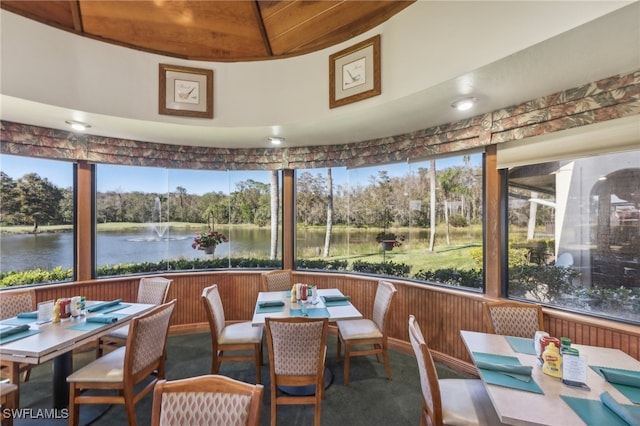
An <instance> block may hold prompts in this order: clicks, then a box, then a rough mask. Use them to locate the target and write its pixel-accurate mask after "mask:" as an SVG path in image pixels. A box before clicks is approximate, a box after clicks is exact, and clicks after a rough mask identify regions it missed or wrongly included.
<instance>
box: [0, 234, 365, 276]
mask: <svg viewBox="0 0 640 426" xmlns="http://www.w3.org/2000/svg"><path fill="white" fill-rule="evenodd" d="M376 233H377V231H366V230H358V231H357V232H351V233H349V232H347V231H345V230H340V231H334V232H333V233H332V237H331V239H332V245H333V246H334V247H335V246H336V245H345V244H358V243H363V242H372V241H374V239H375V234H376ZM225 235H227V237H228V238H229V242H228V243H223V244H220V245H219V246H218V247H216V251H215V256H216V257H258V258H267V257H269V243H270V231H269V229H267V228H265V229H255V228H251V229H232V230H231V231H230V232H228V233H226V232H225ZM193 237H194V232H192V231H183V232H171V231H167V232H166V233H165V234H164V235H163V236H162V237H158V236H157V235H156V234H154V233H153V232H152V231H150V230H148V231H136V232H122V233H120V232H99V233H98V235H97V249H96V254H97V266H107V265H118V264H123V263H140V262H158V261H161V260H166V259H177V258H185V259H195V258H199V257H200V258H202V257H207V256H210V255H207V254H205V253H204V251H201V250H194V249H193V248H191V244H192V243H193ZM297 246H298V249H305V248H314V249H316V250H320V248H322V247H324V230H319V229H314V230H305V229H300V230H298V235H297ZM0 252H1V253H2V256H1V257H0V272H9V271H24V270H30V269H33V268H36V267H40V268H42V269H45V270H50V269H53V268H55V267H56V266H61V267H62V268H63V269H68V268H71V267H73V233H70V232H62V233H42V234H36V235H32V234H18V235H11V234H6V235H2V237H1V238H0Z"/></svg>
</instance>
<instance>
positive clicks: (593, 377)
mask: <svg viewBox="0 0 640 426" xmlns="http://www.w3.org/2000/svg"><path fill="white" fill-rule="evenodd" d="M460 334H461V336H462V340H463V341H464V344H465V345H466V347H467V350H468V351H469V353H470V354H471V353H473V352H485V353H491V354H496V355H508V356H514V357H516V358H518V360H519V361H520V363H521V364H522V365H531V366H533V372H532V374H531V377H532V378H533V379H534V380H535V381H536V383H537V384H538V386H540V388H541V389H542V391H543V392H544V395H540V394H536V393H531V392H526V391H520V390H515V389H511V388H507V387H503V386H498V385H491V384H487V383H486V382H485V388H486V389H487V393H488V394H489V397H490V398H491V402H493V406H494V407H495V409H496V412H497V413H498V417H499V418H500V420H501V421H502V422H503V423H505V424H510V425H562V426H565V425H572V426H573V425H584V424H585V423H584V422H583V421H582V419H580V417H579V416H578V415H577V414H576V413H575V412H574V411H573V410H572V409H571V407H569V405H567V404H566V403H565V402H564V401H563V400H562V399H561V398H560V395H566V396H571V397H575V398H584V399H594V400H599V399H600V394H601V393H602V392H604V391H607V392H609V393H610V394H611V396H612V397H613V398H614V399H615V400H616V401H618V402H620V403H622V404H631V402H630V401H629V400H628V399H627V398H626V397H625V396H624V395H622V394H621V393H620V392H618V390H617V389H615V388H614V387H613V386H612V385H610V384H609V383H607V382H606V381H605V380H604V379H603V378H602V377H600V376H599V375H598V374H597V373H596V372H595V371H593V370H592V369H591V368H588V369H587V385H589V387H590V388H591V390H590V391H588V390H583V389H577V388H572V387H568V386H565V385H563V384H562V382H561V381H560V379H557V378H554V377H551V376H548V375H546V374H544V373H543V372H542V368H541V367H540V366H539V365H538V364H537V360H536V357H535V355H527V354H522V353H518V352H515V351H514V350H513V349H512V348H511V345H509V342H507V341H506V340H505V338H504V336H501V335H497V334H487V333H477V332H473V331H461V332H460ZM571 346H572V347H575V348H576V349H578V350H579V351H580V356H584V357H586V362H587V365H593V366H606V367H613V368H621V369H627V370H638V371H640V361H638V360H636V359H634V358H632V357H631V356H629V355H627V354H626V353H624V352H622V351H621V350H619V349H610V348H600V347H596V346H585V345H575V344H574V345H571ZM472 358H473V356H472Z"/></svg>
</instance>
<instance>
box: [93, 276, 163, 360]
mask: <svg viewBox="0 0 640 426" xmlns="http://www.w3.org/2000/svg"><path fill="white" fill-rule="evenodd" d="M172 281H173V280H168V279H166V278H163V277H144V278H141V279H140V284H139V285H138V299H137V300H136V302H137V303H146V304H149V305H161V304H163V303H165V302H166V299H167V294H168V293H169V287H170V286H171V282H172ZM128 335H129V326H128V325H125V326H124V327H120V328H117V329H115V330H114V331H112V332H111V333H109V334H107V335H106V336H104V337H102V338H100V339H98V343H97V347H96V358H100V357H101V356H102V354H103V349H104V348H105V346H122V345H124V343H125V342H126V340H127V336H128Z"/></svg>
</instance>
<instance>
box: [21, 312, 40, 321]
mask: <svg viewBox="0 0 640 426" xmlns="http://www.w3.org/2000/svg"><path fill="white" fill-rule="evenodd" d="M17 317H18V318H33V319H38V311H33V312H20V313H19V314H18V315H17Z"/></svg>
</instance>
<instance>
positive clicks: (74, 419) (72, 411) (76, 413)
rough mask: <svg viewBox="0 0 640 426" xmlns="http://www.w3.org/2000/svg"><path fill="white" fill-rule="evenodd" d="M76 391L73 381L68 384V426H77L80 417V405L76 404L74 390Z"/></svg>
mask: <svg viewBox="0 0 640 426" xmlns="http://www.w3.org/2000/svg"><path fill="white" fill-rule="evenodd" d="M78 391H79V390H78V389H76V385H75V383H71V384H70V385H69V426H78V419H79V418H80V406H79V405H78V404H76V392H78Z"/></svg>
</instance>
